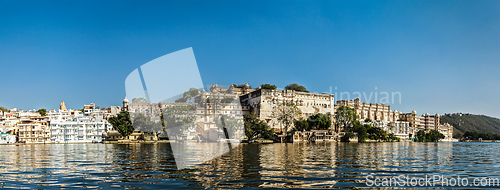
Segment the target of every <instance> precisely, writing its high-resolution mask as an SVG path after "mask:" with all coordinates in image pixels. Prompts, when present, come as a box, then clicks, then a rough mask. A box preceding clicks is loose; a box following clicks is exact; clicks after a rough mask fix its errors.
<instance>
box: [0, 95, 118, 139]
mask: <svg viewBox="0 0 500 190" xmlns="http://www.w3.org/2000/svg"><path fill="white" fill-rule="evenodd" d="M114 109H116V107H115V108H114ZM111 110H112V108H108V109H103V110H101V109H97V108H96V105H95V104H94V103H91V104H90V105H84V109H83V112H82V110H73V109H67V108H66V105H65V103H64V101H62V102H61V104H60V106H59V109H58V110H49V111H48V112H46V115H45V116H41V115H40V113H38V112H36V111H34V110H33V111H22V110H17V109H11V110H10V112H8V113H2V114H1V117H0V134H1V136H0V144H7V143H16V142H23V143H91V142H101V141H103V134H105V132H106V131H110V130H112V126H111V124H110V123H109V122H108V121H107V120H106V118H107V117H109V116H112V115H113V113H112V111H111ZM114 112H115V113H116V110H114Z"/></svg>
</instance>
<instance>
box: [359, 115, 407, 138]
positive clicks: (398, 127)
mask: <svg viewBox="0 0 500 190" xmlns="http://www.w3.org/2000/svg"><path fill="white" fill-rule="evenodd" d="M360 122H361V124H362V125H364V124H368V125H371V126H373V127H377V128H380V129H382V130H384V131H386V132H388V133H392V134H394V136H396V137H398V138H400V139H403V140H409V139H410V137H411V135H410V134H413V130H412V128H411V127H410V122H407V121H383V120H373V121H371V122H364V121H360Z"/></svg>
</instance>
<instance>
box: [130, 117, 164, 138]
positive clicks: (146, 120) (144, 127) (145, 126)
mask: <svg viewBox="0 0 500 190" xmlns="http://www.w3.org/2000/svg"><path fill="white" fill-rule="evenodd" d="M133 125H134V128H136V129H137V130H139V131H142V132H151V133H159V132H161V131H162V130H163V126H162V123H161V122H154V121H152V120H151V117H146V116H144V114H142V113H137V114H134V123H133Z"/></svg>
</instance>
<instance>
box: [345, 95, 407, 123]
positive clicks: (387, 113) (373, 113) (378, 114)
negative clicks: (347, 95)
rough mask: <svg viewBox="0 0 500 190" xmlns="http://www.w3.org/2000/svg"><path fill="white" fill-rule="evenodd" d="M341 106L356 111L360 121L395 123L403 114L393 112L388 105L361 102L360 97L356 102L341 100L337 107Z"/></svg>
mask: <svg viewBox="0 0 500 190" xmlns="http://www.w3.org/2000/svg"><path fill="white" fill-rule="evenodd" d="M340 106H347V107H350V108H353V109H354V110H356V114H357V115H358V116H359V119H360V120H365V119H371V120H377V121H388V122H394V121H397V120H399V115H400V114H401V113H400V112H398V111H397V110H394V111H391V106H389V105H386V104H381V103H366V102H361V101H360V98H359V97H358V98H356V99H354V100H339V101H337V104H336V107H337V108H338V107H340Z"/></svg>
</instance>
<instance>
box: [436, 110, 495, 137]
mask: <svg viewBox="0 0 500 190" xmlns="http://www.w3.org/2000/svg"><path fill="white" fill-rule="evenodd" d="M441 123H449V124H450V125H452V126H453V127H454V128H455V130H454V132H453V133H454V134H460V133H462V134H463V133H465V132H467V131H475V132H481V133H493V134H500V119H499V118H494V117H490V116H485V115H474V114H469V113H452V114H445V115H442V116H441Z"/></svg>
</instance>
